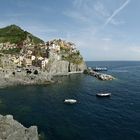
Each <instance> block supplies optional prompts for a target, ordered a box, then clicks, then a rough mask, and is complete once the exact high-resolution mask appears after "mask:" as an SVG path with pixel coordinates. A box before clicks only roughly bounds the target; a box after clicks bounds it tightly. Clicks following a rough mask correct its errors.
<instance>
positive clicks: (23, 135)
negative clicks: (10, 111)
mask: <svg viewBox="0 0 140 140" xmlns="http://www.w3.org/2000/svg"><path fill="white" fill-rule="evenodd" d="M0 140H39V138H38V132H37V127H36V126H31V127H29V128H26V127H24V126H23V125H22V124H20V123H19V122H17V121H16V120H14V119H13V116H12V115H6V116H2V115H0Z"/></svg>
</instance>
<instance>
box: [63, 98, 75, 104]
mask: <svg viewBox="0 0 140 140" xmlns="http://www.w3.org/2000/svg"><path fill="white" fill-rule="evenodd" d="M64 103H68V104H75V103H77V100H75V99H65V100H64Z"/></svg>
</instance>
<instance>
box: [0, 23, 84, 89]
mask: <svg viewBox="0 0 140 140" xmlns="http://www.w3.org/2000/svg"><path fill="white" fill-rule="evenodd" d="M85 69H86V64H85V62H84V60H83V57H82V56H81V54H80V52H79V50H77V49H76V46H75V44H74V43H72V42H67V41H65V40H61V39H54V40H51V41H47V42H45V41H43V40H42V39H40V38H38V37H36V36H34V35H32V34H31V33H29V32H27V31H24V30H23V29H21V28H20V27H18V26H16V25H10V26H7V27H4V28H1V29H0V75H1V78H0V79H1V80H0V81H1V82H0V85H1V86H8V85H17V84H21V85H28V84H46V83H50V82H52V79H53V77H54V76H56V75H68V74H69V73H80V72H83V71H84V70H85Z"/></svg>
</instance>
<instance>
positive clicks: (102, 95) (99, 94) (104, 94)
mask: <svg viewBox="0 0 140 140" xmlns="http://www.w3.org/2000/svg"><path fill="white" fill-rule="evenodd" d="M96 96H98V97H109V96H111V93H97V94H96Z"/></svg>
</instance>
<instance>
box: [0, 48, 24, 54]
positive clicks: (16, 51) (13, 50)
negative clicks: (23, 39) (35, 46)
mask: <svg viewBox="0 0 140 140" xmlns="http://www.w3.org/2000/svg"><path fill="white" fill-rule="evenodd" d="M20 50H21V48H13V49H8V50H1V53H4V54H17V53H19V52H20Z"/></svg>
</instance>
